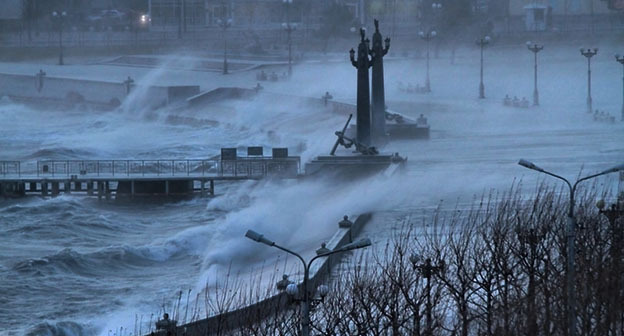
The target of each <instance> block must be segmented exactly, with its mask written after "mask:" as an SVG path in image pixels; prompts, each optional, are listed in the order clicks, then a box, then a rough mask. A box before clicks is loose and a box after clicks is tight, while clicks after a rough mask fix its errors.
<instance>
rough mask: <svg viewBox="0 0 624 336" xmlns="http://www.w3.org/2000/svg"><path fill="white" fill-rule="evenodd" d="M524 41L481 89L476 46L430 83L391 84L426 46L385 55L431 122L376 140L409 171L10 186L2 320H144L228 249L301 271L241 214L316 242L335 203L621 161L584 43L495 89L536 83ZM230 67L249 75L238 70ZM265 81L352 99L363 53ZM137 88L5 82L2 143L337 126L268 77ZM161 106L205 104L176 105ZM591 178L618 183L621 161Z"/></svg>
mask: <svg viewBox="0 0 624 336" xmlns="http://www.w3.org/2000/svg"><path fill="white" fill-rule="evenodd" d="M523 47H524V46H519V47H518V48H519V50H522V53H521V52H519V51H515V50H505V49H497V48H492V49H488V50H487V51H486V66H487V67H486V81H485V85H486V97H488V99H487V100H485V101H478V100H477V99H476V96H477V87H478V86H477V85H478V68H476V67H475V64H477V63H476V62H478V60H477V59H475V54H476V50H473V49H466V50H463V51H458V58H457V60H456V64H455V65H451V64H450V62H449V60H448V58H444V57H440V58H439V59H433V60H432V70H431V74H432V79H431V80H432V88H433V92H432V94H430V95H417V94H413V93H412V94H408V93H405V92H402V91H400V90H399V89H398V81H402V82H403V83H413V84H417V83H420V84H422V83H423V80H424V60H421V59H417V60H413V59H410V60H391V59H390V60H389V61H387V62H386V64H385V70H386V100H387V105H388V107H389V108H390V109H391V110H395V111H398V112H401V113H404V114H406V115H409V116H411V117H417V116H418V115H419V114H420V113H424V114H425V115H426V116H427V117H428V119H429V123H430V124H431V129H432V133H431V139H430V140H424V141H423V140H419V141H408V140H405V141H396V142H393V143H391V144H389V145H388V146H386V148H384V149H383V150H382V151H385V152H399V153H400V154H401V155H402V156H406V157H408V162H407V167H406V169H405V172H403V173H402V174H400V175H397V176H394V177H392V178H384V177H382V176H374V177H370V178H367V179H364V180H358V181H336V180H331V179H330V180H321V179H306V180H303V181H259V182H257V181H246V182H217V185H216V190H217V194H218V197H216V198H213V199H201V198H197V199H193V200H187V201H179V202H174V203H162V202H148V203H139V202H134V203H116V202H98V201H97V200H93V199H88V198H82V197H73V196H59V197H56V198H46V199H40V198H25V199H17V200H3V201H2V203H0V218H1V220H0V232H1V234H0V246H2V249H1V251H0V293H3V295H2V296H0V321H3V326H2V327H1V328H2V329H3V331H0V335H3V336H4V335H5V334H6V335H21V334H30V335H94V334H96V335H107V334H108V332H109V330H117V329H118V328H119V327H122V326H123V328H124V329H125V330H127V331H132V330H133V328H134V324H135V318H136V317H137V315H138V316H141V319H142V321H143V328H142V330H143V331H145V330H146V328H147V321H148V320H149V319H150V314H154V316H153V319H155V318H156V315H157V313H158V312H159V309H160V307H161V306H162V303H163V301H165V302H166V305H167V307H171V305H172V302H173V301H174V300H175V298H176V297H177V293H178V292H179V291H182V292H183V293H186V291H187V290H188V289H189V288H190V289H192V294H191V299H193V298H194V297H195V295H197V293H198V292H199V291H200V290H201V289H202V288H203V286H205V285H206V283H207V282H209V281H211V280H214V279H215V278H217V277H219V274H223V272H224V269H227V268H228V267H231V268H232V270H233V272H234V273H236V274H241V275H242V276H245V275H246V274H249V273H250V272H255V271H257V270H258V269H261V268H263V267H264V271H266V272H268V270H272V267H273V265H274V261H275V260H276V258H278V257H279V258H281V259H279V260H284V259H286V261H287V263H286V265H285V266H280V267H283V269H284V270H286V269H288V270H291V269H292V270H294V271H295V272H296V271H297V264H296V261H294V260H290V259H288V258H287V257H286V256H285V255H283V254H282V253H279V252H277V251H274V250H272V249H269V248H267V247H266V246H261V245H259V244H254V243H253V242H250V241H249V240H247V239H245V238H244V237H243V235H244V233H245V231H246V230H247V229H254V230H257V231H259V232H262V233H264V234H266V235H267V237H270V238H271V239H274V240H276V241H279V242H280V243H281V244H283V245H285V246H289V247H292V248H293V249H294V250H296V251H300V252H302V253H303V254H304V255H310V254H312V253H313V251H314V250H315V249H316V248H318V247H319V246H320V244H321V243H322V242H323V241H327V240H328V239H329V238H330V237H331V236H332V235H333V233H334V232H335V230H336V228H337V222H338V221H339V220H340V219H341V218H342V216H343V215H345V214H347V215H350V216H354V215H357V214H360V213H363V212H368V211H375V212H383V211H399V212H404V213H410V212H412V211H418V209H422V208H426V207H431V206H435V205H437V204H439V202H440V200H445V203H446V204H449V205H451V206H453V205H454V204H455V202H462V203H469V202H470V201H471V200H472V197H473V196H474V195H480V194H481V193H484V192H485V193H487V192H489V191H490V190H493V189H494V190H505V189H507V188H508V187H509V186H511V185H512V183H514V181H515V182H516V183H517V182H518V181H520V180H521V183H522V184H524V185H526V186H529V187H527V188H524V189H523V191H524V192H525V193H527V196H530V193H531V192H532V188H531V187H532V186H534V185H537V184H538V183H539V182H540V181H548V180H547V179H545V178H544V176H540V175H538V174H537V173H534V172H532V171H528V170H526V169H523V168H522V167H520V166H518V165H517V164H516V162H517V161H518V159H520V158H526V159H529V160H531V161H534V162H535V163H536V164H538V165H540V166H542V167H544V168H546V169H552V170H553V171H556V172H557V173H559V174H561V175H563V176H565V177H569V178H574V177H576V176H577V175H578V174H579V173H580V170H581V169H582V174H588V173H592V172H596V171H600V170H603V169H606V168H608V167H611V166H613V165H615V164H617V163H620V162H622V161H624V126H623V124H622V123H616V124H608V123H600V122H594V121H593V120H592V116H591V115H588V114H586V113H585V105H584V104H585V91H584V90H585V87H584V83H585V82H584V81H583V78H584V77H583V76H584V75H585V72H584V71H583V69H584V64H585V63H584V60H583V59H580V57H581V56H580V55H573V56H568V55H569V53H573V52H576V53H578V50H576V49H575V48H564V47H558V48H556V49H554V50H551V49H548V48H547V49H545V50H544V51H543V53H541V54H540V67H542V68H543V71H542V72H540V84H539V85H540V93H541V106H540V107H539V108H530V109H514V108H508V107H503V106H502V98H503V97H504V95H505V94H509V95H510V96H512V97H513V96H514V95H515V96H518V97H519V98H521V97H527V98H528V99H529V100H530V99H531V93H532V55H530V54H529V53H528V51H526V50H524V49H521V48H523ZM441 54H442V55H446V53H441ZM445 57H446V56H445ZM577 58H578V59H577ZM605 58H606V57H605ZM595 60H596V62H595V72H594V90H595V91H594V92H595V96H594V106H595V107H596V108H599V109H601V110H602V109H604V110H607V111H609V112H611V113H612V114H615V115H616V118H619V114H617V112H618V111H619V104H620V99H621V97H620V96H619V94H620V93H621V91H620V89H619V87H618V86H617V85H616V84H618V85H619V84H620V82H619V75H618V74H619V72H617V73H616V72H615V71H614V70H613V68H615V66H614V65H613V64H611V63H613V61H612V60H611V59H609V62H607V61H606V60H604V59H600V58H596V59H595ZM510 64H513V66H512V65H510ZM164 69H165V67H164V66H163V67H162V68H158V69H155V70H153V71H151V72H149V73H148V74H147V75H146V76H144V77H142V79H141V82H140V84H145V83H151V82H157V81H159V80H160V79H161V78H163V77H164V78H166V77H167V76H168V73H167V72H166V71H165V70H164ZM616 69H619V68H616ZM252 75H253V74H251V73H250V74H248V76H249V77H250V78H251V76H252ZM246 76H247V75H246ZM227 80H228V81H234V79H227ZM239 80H240V82H241V83H240V86H247V87H248V86H249V80H248V78H246V77H244V78H243V77H242V76H241V77H240V78H239ZM198 84H201V85H202V87H203V86H205V85H206V83H205V82H199V83H198ZM266 86H267V87H266V88H265V90H266V91H267V92H282V93H287V94H291V95H299V96H310V97H319V98H320V97H321V96H322V95H323V94H324V93H325V91H329V92H330V93H331V94H332V95H333V96H334V97H335V99H336V100H339V101H347V102H353V101H354V98H355V70H354V69H353V68H352V67H351V65H350V64H347V63H346V62H343V63H336V64H327V65H315V64H308V65H301V66H298V67H295V72H294V76H293V78H292V80H291V81H288V82H277V83H274V84H271V83H267V84H266ZM144 99H145V92H144V91H142V89H141V87H140V86H137V89H136V90H135V91H133V92H132V93H131V95H130V96H129V98H128V99H127V100H126V101H124V102H123V104H122V105H121V106H120V108H119V109H117V110H115V111H110V112H99V111H94V110H89V109H87V110H84V109H75V110H68V111H67V110H59V109H54V108H32V107H28V106H24V105H21V104H18V103H15V102H13V101H11V100H10V99H7V98H2V99H1V100H0V148H2V153H0V159H2V160H22V161H36V160H42V159H113V158H114V159H159V158H161V159H184V158H209V157H213V156H214V155H217V154H218V153H219V149H220V148H221V147H241V148H242V147H246V146H256V145H262V146H264V147H265V151H266V150H270V148H273V147H288V148H289V151H290V153H293V154H295V155H301V157H302V164H303V163H305V162H306V161H309V160H310V159H311V158H313V157H315V156H317V155H327V154H328V152H329V150H330V149H331V146H332V145H333V143H334V141H335V136H334V135H333V134H334V131H336V130H339V129H340V128H341V127H342V125H343V123H344V122H345V121H346V116H344V115H338V114H332V113H330V112H329V111H325V110H323V109H320V108H319V107H318V106H302V105H300V104H294V103H289V102H280V101H278V100H276V99H275V98H274V97H272V96H270V95H268V94H267V95H264V94H260V95H258V96H257V97H255V98H253V99H251V100H228V101H223V102H220V103H219V104H216V105H214V106H210V107H208V108H206V109H203V110H193V111H186V110H179V109H169V108H161V109H157V110H151V109H148V108H143V106H145V104H144ZM170 116H183V117H189V118H193V120H196V121H197V120H200V121H204V122H203V123H197V122H192V121H191V122H186V123H184V122H183V123H172V122H170V120H171V119H170ZM208 121H209V122H208ZM342 153H343V154H346V153H349V152H348V151H346V150H342ZM551 182H552V183H558V182H556V181H551ZM597 184H598V185H599V186H600V187H604V188H606V189H614V188H615V187H617V177H616V176H606V177H604V178H600V179H598V180H597ZM394 224H395V223H387V225H388V229H390V228H391V227H392V226H393V225H394ZM380 235H383V234H381V233H380ZM263 265H264V266H263ZM280 265H281V264H280ZM293 265H294V266H293ZM272 285H273V284H267V286H272ZM185 295H186V294H185ZM182 302H183V303H184V302H185V298H183V301H182ZM192 304H193V303H191V305H192ZM152 322H153V320H152Z"/></svg>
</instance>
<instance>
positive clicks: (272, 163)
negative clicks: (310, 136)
mask: <svg viewBox="0 0 624 336" xmlns="http://www.w3.org/2000/svg"><path fill="white" fill-rule="evenodd" d="M247 154H248V155H247V156H246V157H245V156H243V157H241V156H238V155H237V150H236V148H222V149H221V156H220V157H218V156H217V158H214V159H189V160H161V159H159V160H40V161H36V162H20V161H0V196H4V197H22V196H26V195H33V194H36V195H41V196H57V195H59V194H61V193H65V194H71V193H76V194H78V195H85V196H97V197H98V199H102V198H106V199H110V198H112V197H115V198H123V197H130V198H133V197H135V196H192V195H193V194H194V193H195V192H199V193H201V195H202V196H206V194H207V193H209V194H210V195H214V183H215V181H227V180H250V179H263V178H267V177H273V178H283V179H293V178H297V177H299V175H300V171H301V162H300V161H301V160H300V157H298V156H289V155H288V149H287V148H274V149H273V155H272V156H270V157H267V156H263V150H262V147H248V153H247Z"/></svg>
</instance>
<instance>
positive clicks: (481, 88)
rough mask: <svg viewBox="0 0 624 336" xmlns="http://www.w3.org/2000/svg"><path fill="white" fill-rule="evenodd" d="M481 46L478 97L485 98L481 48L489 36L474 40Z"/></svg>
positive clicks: (486, 43) (486, 42) (487, 41)
mask: <svg viewBox="0 0 624 336" xmlns="http://www.w3.org/2000/svg"><path fill="white" fill-rule="evenodd" d="M475 43H476V44H477V45H478V46H479V47H480V48H481V73H480V74H481V76H480V78H481V81H480V82H479V99H485V85H483V48H485V46H486V45H488V44H489V43H490V37H489V36H487V35H486V36H485V37H482V38H480V39H478V40H476V41H475Z"/></svg>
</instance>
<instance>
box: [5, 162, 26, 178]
mask: <svg viewBox="0 0 624 336" xmlns="http://www.w3.org/2000/svg"><path fill="white" fill-rule="evenodd" d="M21 170H22V169H21V164H20V162H19V161H0V175H2V176H7V175H17V176H20V175H21Z"/></svg>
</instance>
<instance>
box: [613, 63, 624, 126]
mask: <svg viewBox="0 0 624 336" xmlns="http://www.w3.org/2000/svg"><path fill="white" fill-rule="evenodd" d="M615 60H616V61H618V62H619V63H620V64H622V65H623V67H622V69H624V56H620V55H615ZM621 120H622V121H624V73H623V74H622V119H621Z"/></svg>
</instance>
